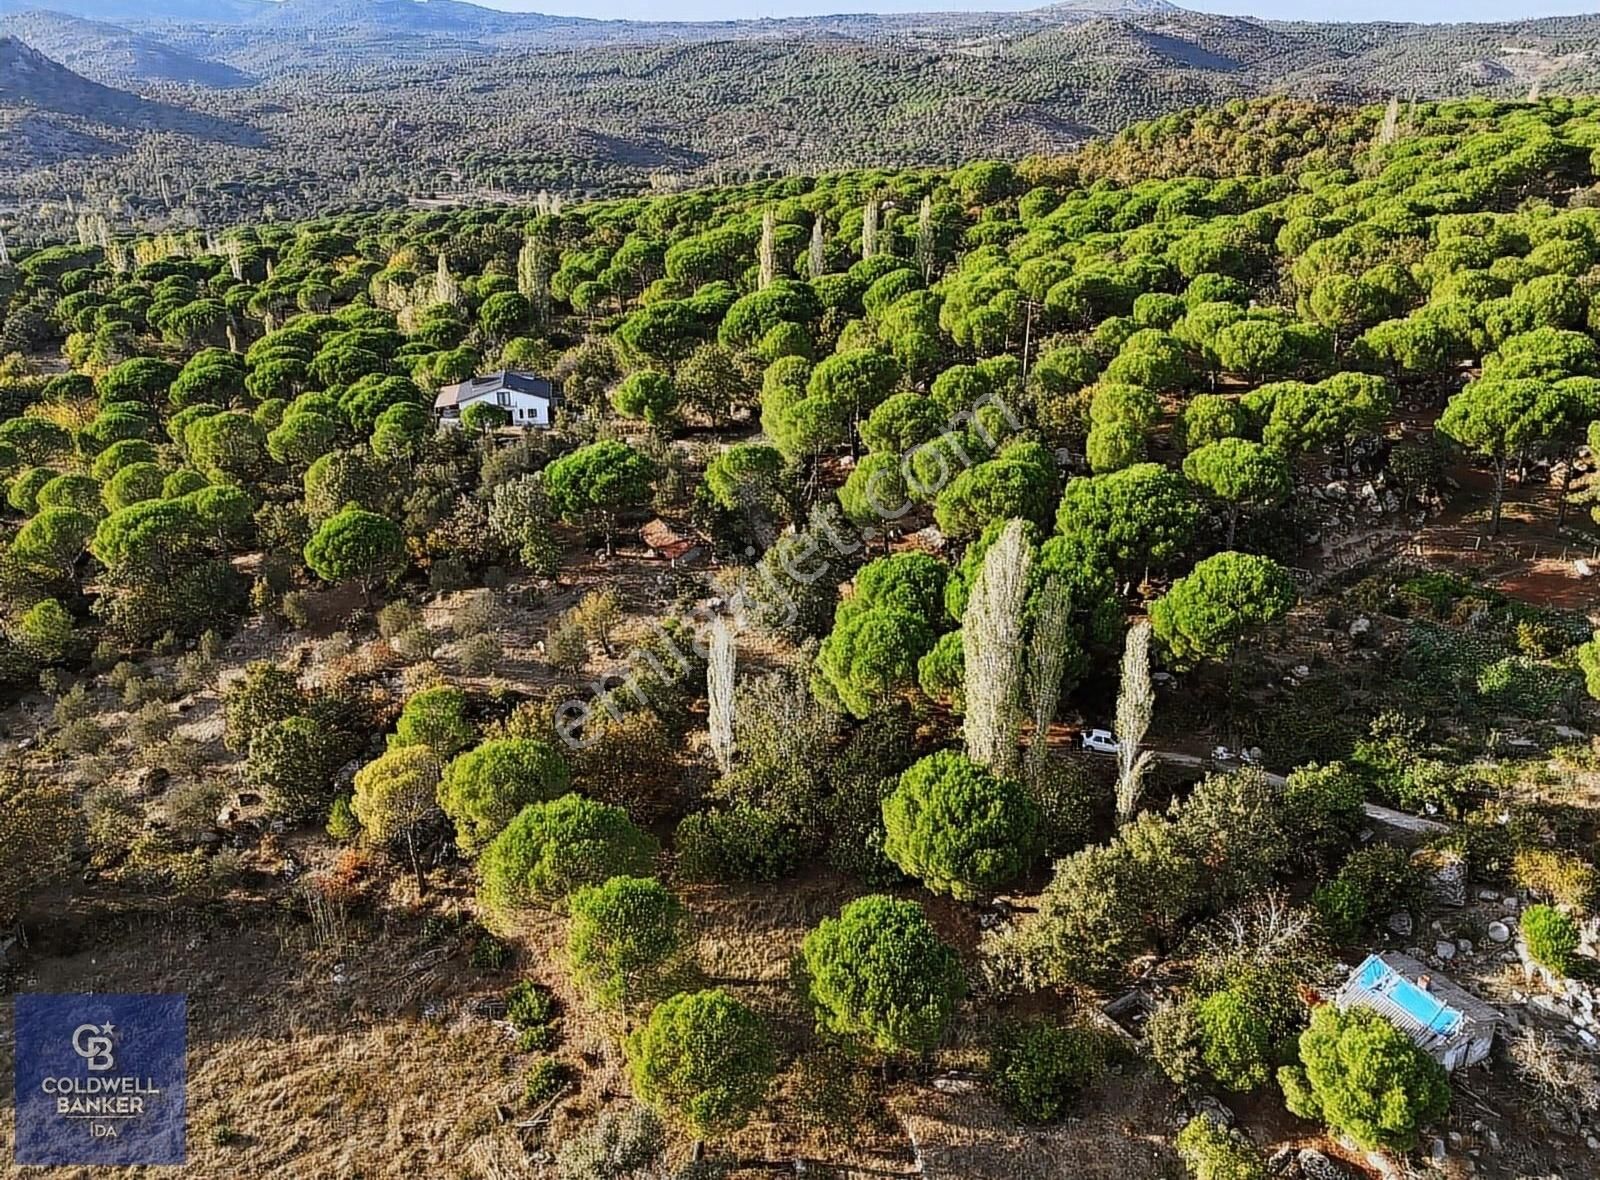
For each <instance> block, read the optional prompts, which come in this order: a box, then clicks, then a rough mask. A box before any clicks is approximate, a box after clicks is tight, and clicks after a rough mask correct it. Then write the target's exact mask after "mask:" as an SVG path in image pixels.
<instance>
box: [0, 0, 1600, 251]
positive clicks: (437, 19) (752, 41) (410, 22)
mask: <svg viewBox="0 0 1600 1180" xmlns="http://www.w3.org/2000/svg"><path fill="white" fill-rule="evenodd" d="M4 35H10V36H12V37H15V38H18V39H20V41H21V42H26V43H27V44H28V45H30V46H32V47H34V48H35V49H37V50H40V51H42V52H43V54H44V55H46V57H47V58H49V59H54V60H53V62H52V63H51V64H52V65H54V67H55V71H65V74H67V75H71V76H72V77H73V78H75V79H76V82H75V83H74V82H71V81H69V79H68V78H67V77H65V76H63V74H62V73H60V72H52V71H51V70H49V69H46V68H44V67H43V66H40V65H38V64H37V62H35V63H34V64H33V65H32V66H30V68H29V69H27V70H25V71H22V72H21V73H18V74H16V75H15V76H14V77H11V78H7V77H6V75H5V74H4V73H0V137H5V138H4V143H5V146H6V150H5V151H3V152H0V207H3V206H5V205H7V204H18V205H21V206H22V207H23V208H24V209H25V210H27V211H28V216H29V217H30V218H33V219H36V220H37V219H39V218H44V219H48V218H49V217H51V216H54V215H55V214H53V213H52V212H51V209H52V208H53V207H54V204H55V203H56V202H60V201H61V200H62V197H63V194H71V195H73V196H75V197H76V198H80V199H83V200H87V201H89V202H91V203H98V204H103V205H106V206H108V207H112V208H114V209H116V210H118V211H119V214H120V215H122V216H126V217H128V218H130V219H132V220H146V221H150V222H152V223H154V222H159V221H162V220H164V219H166V218H168V217H180V216H181V217H184V218H188V219H198V220H203V221H214V220H217V219H232V218H244V217H248V218H251V219H257V218H259V216H260V214H261V209H262V206H264V205H271V206H273V207H274V208H275V209H277V210H279V211H280V212H282V213H285V214H288V213H291V212H293V213H307V212H312V211H319V210H331V209H337V208H341V207H348V206H350V205H353V204H361V205H374V204H393V203H396V202H400V201H404V200H405V199H406V198H407V197H410V196H417V195H429V196H435V197H437V196H441V195H443V196H446V197H451V198H455V197H459V198H462V199H471V198H473V197H475V196H483V195H485V194H500V195H505V194H511V195H516V194H528V193H530V192H533V191H536V190H537V189H540V188H548V189H552V190H558V191H562V192H566V193H571V194H584V193H602V192H618V191H628V190H635V189H638V188H641V187H644V186H647V185H661V184H668V185H673V184H681V183H688V182H693V181H699V180H708V179H725V178H729V177H737V176H740V175H750V174H769V173H772V172H788V171H796V170H800V171H819V170H825V169H829V168H836V167H844V166H850V165H856V166H890V165H904V164H918V163H930V164H931V163H947V162H951V161H955V160H960V159H964V158H971V157H974V156H1002V157H1015V156H1020V155H1024V154H1027V153H1059V152H1061V151H1064V150H1067V149H1068V148H1070V147H1071V146H1072V145H1074V144H1075V143H1078V142H1081V141H1082V140H1083V139H1085V138H1086V137H1088V136H1091V135H1094V134H1096V133H1099V132H1106V131H1113V130H1116V129H1117V128H1119V127H1121V126H1123V125H1125V124H1127V123H1128V122H1131V121H1133V120H1135V119H1140V118H1147V117H1150V116H1153V115H1158V114H1161V113H1164V112H1167V111H1171V110H1175V109H1178V108H1181V107H1186V106H1193V105H1197V104H1201V103H1215V102H1220V101H1226V100H1228V99H1231V98H1241V97H1253V96H1260V95H1266V94H1285V95H1291V96H1297V97H1302V98H1314V99H1321V100H1332V101H1341V102H1350V101H1361V100H1369V101H1371V100H1380V99H1383V98H1386V97H1388V96H1389V95H1391V94H1400V95H1403V96H1409V95H1416V96H1421V97H1429V96H1444V95H1481V96H1493V97H1499V98H1522V97H1525V96H1527V95H1528V94H1529V92H1530V91H1531V90H1533V89H1535V88H1537V89H1539V90H1541V91H1542V92H1544V93H1558V92H1579V91H1593V90H1596V89H1600V68H1597V58H1596V53H1597V51H1600V16H1581V17H1561V18H1551V19H1546V20H1538V21H1522V22H1513V23H1506V24H1493V25H1471V24H1461V25H1418V24H1402V23H1382V24H1376V23H1371V24H1323V23H1314V22H1292V23H1291V22H1274V21H1259V20H1250V19H1245V18H1239V17H1228V16H1217V15H1213V14H1207V13H1198V12H1191V11H1188V10H1186V9H1183V8H1178V7H1175V6H1174V5H1171V4H1169V3H1166V0H1068V2H1067V3H1063V4H1057V5H1053V6H1051V7H1047V8H1039V9H1034V10H1031V11H1027V12H1006V13H981V12H965V13H910V14H888V15H840V16H826V17H806V18H795V19H788V20H749V21H730V22H715V23H701V24H684V23H668V22H656V23H651V22H627V21H599V20H585V19H579V18H571V17H554V16H546V15H541V14H537V13H506V12H497V11H493V10H490V9H485V8H480V7H477V6H475V5H472V4H466V3H462V2H460V0H0V36H4ZM10 52H12V53H13V54H16V53H17V52H18V50H17V49H12V50H11V51H10ZM28 60H29V61H30V62H32V61H33V60H34V59H32V58H30V59H28ZM93 86H99V87H101V88H102V89H99V90H89V89H86V88H88V87H93ZM106 87H111V88H115V91H116V93H115V94H112V93H110V92H107V91H105V90H104V89H103V88H106ZM73 93H76V94H77V95H78V99H77V101H76V102H75V104H74V105H70V109H69V107H68V106H66V105H64V104H63V102H62V101H61V100H60V97H59V96H60V95H62V94H73ZM52 96H55V97H52ZM17 128H24V129H26V132H27V133H26V134H22V133H20V132H19V131H17V130H16V129H17ZM107 157H115V161H114V162H111V163H108V162H107ZM163 188H164V193H165V195H159V196H158V195H157V194H160V193H162V192H163ZM41 209H42V210H43V211H42V212H41ZM14 228H17V227H14ZM20 229H21V230H22V231H26V229H27V226H22V227H20Z"/></svg>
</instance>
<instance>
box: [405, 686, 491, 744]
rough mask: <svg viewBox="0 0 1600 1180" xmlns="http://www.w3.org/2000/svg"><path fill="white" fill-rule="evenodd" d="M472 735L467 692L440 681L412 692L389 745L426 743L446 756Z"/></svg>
mask: <svg viewBox="0 0 1600 1180" xmlns="http://www.w3.org/2000/svg"><path fill="white" fill-rule="evenodd" d="M474 736H475V731H474V730H473V727H472V723H471V722H470V721H468V720H467V696H466V694H465V693H464V692H462V691H461V690H460V689H459V688H452V687H451V686H450V685H447V684H440V685H436V686H435V687H433V688H425V689H423V690H422V691H421V692H418V693H414V694H413V695H412V696H411V698H410V699H409V700H407V701H406V704H405V708H404V709H402V710H401V711H400V719H399V720H398V721H396V722H395V726H394V735H393V736H392V737H391V738H390V739H389V746H390V748H391V749H393V748H397V747H401V746H427V747H428V748H429V749H431V750H432V751H433V752H434V753H435V754H437V755H438V756H439V757H440V758H448V757H450V755H452V754H454V753H457V752H458V751H460V750H463V749H465V748H466V747H467V746H469V745H471V744H472V739H473V737H474Z"/></svg>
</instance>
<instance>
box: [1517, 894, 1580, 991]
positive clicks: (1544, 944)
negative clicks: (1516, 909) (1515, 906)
mask: <svg viewBox="0 0 1600 1180" xmlns="http://www.w3.org/2000/svg"><path fill="white" fill-rule="evenodd" d="M1522 937H1523V939H1524V940H1526V942H1527V944H1528V955H1529V956H1530V957H1531V958H1532V959H1533V961H1534V962H1535V963H1538V964H1539V965H1540V966H1541V967H1544V968H1546V969H1548V970H1549V971H1550V972H1551V973H1552V974H1555V975H1558V976H1560V977H1561V978H1563V979H1565V978H1566V977H1567V976H1569V975H1571V974H1572V968H1573V964H1574V960H1575V956H1576V955H1577V951H1578V944H1579V942H1580V941H1581V940H1580V938H1579V936H1578V924H1577V923H1576V922H1574V921H1573V920H1572V918H1571V916H1570V915H1568V914H1565V913H1562V912H1561V911H1560V910H1558V909H1556V908H1555V907H1554V906H1548V905H1531V906H1529V907H1528V908H1527V909H1525V910H1523V911H1522Z"/></svg>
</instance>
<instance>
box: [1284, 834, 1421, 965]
mask: <svg viewBox="0 0 1600 1180" xmlns="http://www.w3.org/2000/svg"><path fill="white" fill-rule="evenodd" d="M1421 893H1422V878H1421V875H1420V874H1419V873H1418V872H1417V870H1416V868H1415V866H1414V865H1412V863H1411V856H1410V854H1409V853H1407V852H1406V850H1405V849H1403V848H1396V847H1395V846H1394V845H1392V844H1378V845H1375V846H1373V847H1371V848H1360V849H1357V850H1356V851H1355V852H1352V853H1351V854H1350V856H1349V857H1348V858H1347V859H1346V860H1345V862H1344V866H1343V867H1342V868H1341V869H1340V870H1339V875H1338V876H1336V877H1335V878H1334V879H1333V880H1332V881H1329V882H1326V883H1325V884H1323V885H1319V886H1318V887H1317V889H1316V892H1314V893H1313V894H1312V895H1311V904H1312V906H1313V908H1315V909H1316V911H1317V913H1318V914H1319V915H1320V916H1321V918H1322V921H1323V924H1324V926H1326V927H1327V930H1328V933H1329V935H1331V936H1332V937H1333V938H1334V939H1335V940H1336V941H1341V942H1345V941H1349V940H1351V939H1354V938H1356V937H1357V936H1359V935H1360V934H1362V933H1363V932H1364V931H1365V930H1367V929H1368V928H1369V927H1371V926H1375V925H1377V924H1378V923H1380V922H1383V921H1384V920H1385V919H1387V918H1388V917H1389V915H1390V914H1392V913H1394V912H1395V911H1396V910H1409V909H1412V908H1414V907H1415V906H1416V905H1417V902H1418V901H1419V899H1420V897H1421Z"/></svg>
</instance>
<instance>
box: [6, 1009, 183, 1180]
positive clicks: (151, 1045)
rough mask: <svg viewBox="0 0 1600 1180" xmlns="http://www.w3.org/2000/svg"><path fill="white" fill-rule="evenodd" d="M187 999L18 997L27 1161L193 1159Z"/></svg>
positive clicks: (21, 1127) (22, 1147) (22, 1143)
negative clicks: (187, 1096) (187, 1124)
mask: <svg viewBox="0 0 1600 1180" xmlns="http://www.w3.org/2000/svg"><path fill="white" fill-rule="evenodd" d="M187 1025H188V1004H187V1001H186V1000H185V998H184V997H183V996H165V995H84V996H78V995H73V996H44V995H19V996H18V997H17V1041H16V1044H17V1060H16V1093H17V1139H16V1162H17V1163H19V1164H181V1163H183V1162H184V1116H185V1101H184V1080H185V1067H184V1056H185V1051H186V1048H187V1044H186V1042H187Z"/></svg>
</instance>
